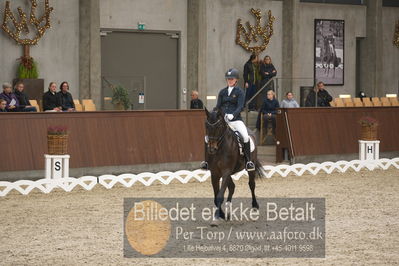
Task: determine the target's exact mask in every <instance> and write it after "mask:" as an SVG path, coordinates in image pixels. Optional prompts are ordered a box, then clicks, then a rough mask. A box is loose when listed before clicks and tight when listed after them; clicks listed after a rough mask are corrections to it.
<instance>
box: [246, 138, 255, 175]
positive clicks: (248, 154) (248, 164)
mask: <svg viewBox="0 0 399 266" xmlns="http://www.w3.org/2000/svg"><path fill="white" fill-rule="evenodd" d="M244 157H245V161H246V163H245V169H246V170H247V171H255V164H254V163H253V162H252V161H251V143H250V141H248V142H246V143H244Z"/></svg>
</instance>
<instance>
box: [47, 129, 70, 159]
mask: <svg viewBox="0 0 399 266" xmlns="http://www.w3.org/2000/svg"><path fill="white" fill-rule="evenodd" d="M47 147H48V154H49V155H64V154H67V152H68V135H65V134H64V135H47Z"/></svg>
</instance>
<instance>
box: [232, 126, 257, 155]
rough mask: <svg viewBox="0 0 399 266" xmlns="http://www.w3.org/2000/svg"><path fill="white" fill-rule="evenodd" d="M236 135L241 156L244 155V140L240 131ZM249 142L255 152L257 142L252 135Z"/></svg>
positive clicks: (235, 132)
mask: <svg viewBox="0 0 399 266" xmlns="http://www.w3.org/2000/svg"><path fill="white" fill-rule="evenodd" d="M234 134H235V135H236V138H237V143H238V148H239V150H240V155H244V139H243V137H242V136H241V134H240V133H239V132H238V131H234ZM249 142H250V147H251V152H253V151H254V150H255V142H254V139H253V135H252V134H250V135H249Z"/></svg>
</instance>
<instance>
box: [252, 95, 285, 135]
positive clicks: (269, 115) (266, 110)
mask: <svg viewBox="0 0 399 266" xmlns="http://www.w3.org/2000/svg"><path fill="white" fill-rule="evenodd" d="M279 107H280V105H279V103H278V101H277V100H276V99H275V94H274V91H272V90H269V91H268V92H267V97H266V99H265V100H264V101H263V105H262V108H261V109H260V111H259V115H258V120H257V121H256V128H257V129H258V130H260V119H263V122H264V127H265V128H267V127H268V125H269V123H270V122H271V123H272V131H273V135H275V134H276V113H277V108H279Z"/></svg>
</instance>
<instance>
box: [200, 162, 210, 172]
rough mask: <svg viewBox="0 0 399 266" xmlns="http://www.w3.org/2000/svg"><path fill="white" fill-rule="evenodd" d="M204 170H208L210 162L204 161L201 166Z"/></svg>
mask: <svg viewBox="0 0 399 266" xmlns="http://www.w3.org/2000/svg"><path fill="white" fill-rule="evenodd" d="M200 168H201V169H202V170H208V162H205V161H202V162H201V164H200Z"/></svg>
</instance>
